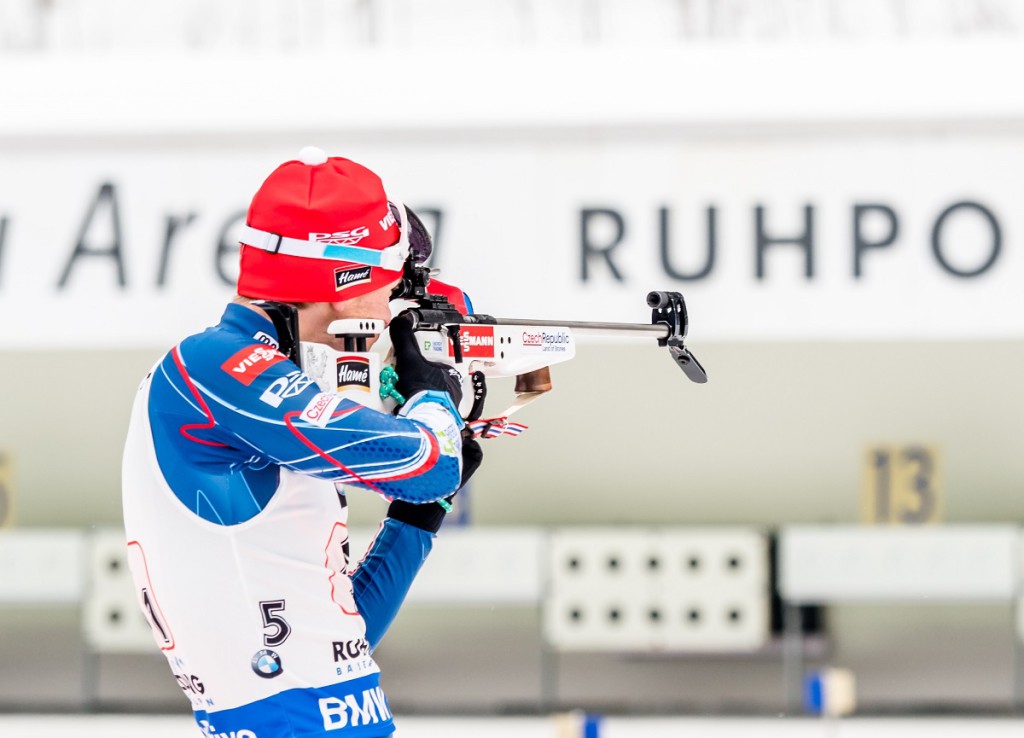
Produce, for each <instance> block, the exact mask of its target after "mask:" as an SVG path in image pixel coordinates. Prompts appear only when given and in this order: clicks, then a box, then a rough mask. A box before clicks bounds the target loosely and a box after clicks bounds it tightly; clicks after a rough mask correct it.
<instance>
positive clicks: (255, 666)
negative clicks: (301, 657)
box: [252, 649, 284, 679]
mask: <svg viewBox="0 0 1024 738" xmlns="http://www.w3.org/2000/svg"><path fill="white" fill-rule="evenodd" d="M252 670H253V671H255V672H256V676H261V677H263V678H264V679H273V678H274V677H276V676H277V675H278V674H280V673H281V672H282V671H284V669H283V668H282V667H281V657H280V656H278V655H277V654H276V653H274V652H273V651H270V650H268V649H263V650H262V651H257V652H256V655H255V656H253V657H252Z"/></svg>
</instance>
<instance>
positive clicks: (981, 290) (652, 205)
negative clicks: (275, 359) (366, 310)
mask: <svg viewBox="0 0 1024 738" xmlns="http://www.w3.org/2000/svg"><path fill="white" fill-rule="evenodd" d="M280 139H281V137H280V136H276V137H275V139H274V145H273V146H270V145H267V144H266V143H251V144H247V143H245V141H244V139H243V141H241V142H236V143H231V144H229V145H224V146H218V145H214V143H212V142H209V141H206V142H204V140H203V139H194V140H193V139H188V138H175V139H169V141H163V140H155V139H154V140H146V139H139V140H136V141H130V142H129V143H126V144H123V145H120V146H115V145H114V144H112V143H99V144H90V145H89V146H85V145H76V144H74V143H68V142H65V143H57V144H53V145H44V144H43V143H32V142H29V143H26V144H25V145H24V146H21V147H15V146H14V145H13V144H10V143H8V144H4V145H3V146H2V147H0V162H2V166H0V310H2V313H3V320H2V321H0V349H3V350H12V349H19V348H47V347H54V348H56V347H81V348H85V347H111V348H112V347H143V346H145V347H150V346H153V347H156V346H164V345H167V344H170V343H173V342H174V341H175V340H178V339H179V338H181V337H183V336H184V335H187V334H189V333H192V332H194V331H196V330H199V329H201V328H202V327H204V326H206V325H209V324H211V323H213V322H216V320H217V318H218V316H219V314H220V310H221V305H222V304H223V303H224V302H225V301H227V300H229V299H230V298H231V297H232V295H233V294H234V293H233V281H234V278H235V276H236V273H237V234H236V231H237V228H238V226H239V225H240V224H241V223H242V222H243V219H244V211H245V208H246V206H247V205H248V201H249V199H250V197H251V196H252V194H253V192H254V191H255V190H256V188H257V187H258V186H259V184H260V182H261V181H262V179H263V177H265V176H266V175H267V174H269V172H270V171H271V170H272V169H273V168H274V167H275V166H276V165H277V164H279V163H281V162H282V161H284V160H285V159H287V158H289V157H290V156H292V155H294V153H295V152H297V150H298V149H299V148H301V146H303V145H306V144H309V143H312V144H317V145H320V146H322V147H324V148H325V149H327V150H328V151H329V153H332V154H339V155H346V156H349V157H351V158H353V159H356V160H357V161H360V162H361V163H364V164H366V165H368V166H370V167H371V168H373V169H375V170H376V171H377V172H378V173H380V174H381V175H382V176H383V177H384V178H385V181H387V182H388V184H389V188H390V189H392V190H393V191H396V192H398V193H399V194H400V196H401V197H402V198H403V199H404V200H405V202H406V203H407V204H409V205H410V206H411V207H413V208H414V209H417V210H419V211H421V212H422V213H423V215H424V221H425V222H426V223H427V225H428V227H430V228H431V229H432V230H434V231H435V235H436V239H437V254H436V261H435V264H434V265H435V266H438V267H440V268H441V269H442V279H445V280H446V281H450V282H454V283H455V284H458V285H460V286H462V287H464V289H466V290H467V292H469V294H470V296H471V297H472V298H473V300H474V303H475V307H476V309H477V311H478V312H484V313H488V314H491V315H495V316H498V317H524V318H543V319H566V320H601V321H624V322H646V321H647V320H648V319H649V311H648V309H647V307H646V300H645V298H646V294H647V292H648V291H649V290H654V289H658V290H679V291H681V292H683V294H684V295H685V297H686V300H687V305H688V307H689V311H690V336H691V341H692V342H693V343H694V344H695V345H697V344H698V343H699V342H704V341H774V340H821V339H825V340H875V339H882V340H890V339H892V340H902V339H971V338H989V339H992V338H996V339H998V338H1022V337H1024V289H1022V284H1024V222H1022V221H1024V209H1022V208H1021V203H1022V202H1024V178H1022V177H1021V176H1020V172H1022V171H1024V137H1020V136H1013V135H1009V134H1007V135H1005V136H1000V135H988V136H982V135H970V134H967V133H963V134H956V135H952V134H949V135H944V136H943V135H926V136H923V135H921V134H920V133H916V134H913V135H912V134H910V133H902V134H901V133H899V132H894V133H892V134H891V135H886V134H883V133H878V132H875V133H872V134H870V135H867V134H864V135H857V134H856V133H851V132H850V129H849V128H846V129H844V132H843V133H837V134H834V135H831V134H830V135H826V134H824V133H820V132H819V133H817V134H815V135H812V136H808V137H806V138H800V137H796V136H791V135H781V134H779V135H775V136H748V137H740V136H739V135H738V134H729V135H722V136H708V135H704V136H700V137H695V136H691V137H689V138H686V137H682V136H673V135H670V134H667V133H654V134H652V135H650V136H641V135H639V134H635V133H633V134H627V133H611V132H606V133H603V134H598V133H592V134H584V133H580V134H579V135H572V134H570V133H567V132H557V133H556V132H548V133H546V134H545V133H543V132H541V133H536V132H534V133H531V134H529V135H527V134H523V135H521V136H511V135H510V136H501V135H497V134H493V135H482V134H476V135H470V136H467V137H465V138H460V137H457V136H455V135H444V134H433V135H430V136H423V137H413V136H411V135H410V136H405V137H398V138H397V139H396V140H391V141H384V140H383V137H381V138H374V137H367V136H363V137H362V138H360V139H358V140H357V141H356V142H355V143H352V142H346V141H345V140H343V139H339V138H338V137H337V136H335V137H334V139H335V140H330V139H328V140H318V141H309V140H295V141H294V142H289V144H288V145H287V146H285V147H282V146H280V145H278V142H279V141H280Z"/></svg>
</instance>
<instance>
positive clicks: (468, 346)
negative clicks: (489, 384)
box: [448, 325, 494, 359]
mask: <svg viewBox="0 0 1024 738" xmlns="http://www.w3.org/2000/svg"><path fill="white" fill-rule="evenodd" d="M459 343H461V344H462V355H463V356H465V357H467V358H470V359H493V358H494V328H492V327H491V326H486V325H463V326H460V327H459ZM448 355H449V356H455V349H454V348H453V347H452V346H451V345H449V346H448Z"/></svg>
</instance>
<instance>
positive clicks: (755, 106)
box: [0, 0, 1024, 712]
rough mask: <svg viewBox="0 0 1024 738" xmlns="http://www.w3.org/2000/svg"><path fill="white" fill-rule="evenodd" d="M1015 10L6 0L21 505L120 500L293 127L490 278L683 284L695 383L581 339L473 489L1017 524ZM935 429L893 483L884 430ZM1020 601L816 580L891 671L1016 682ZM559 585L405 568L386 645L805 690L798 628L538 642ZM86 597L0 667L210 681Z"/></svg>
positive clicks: (471, 706) (92, 521) (914, 681)
mask: <svg viewBox="0 0 1024 738" xmlns="http://www.w3.org/2000/svg"><path fill="white" fill-rule="evenodd" d="M1022 42H1024V8H1022V6H1020V4H1019V3H1015V2H1012V1H1010V0H1002V1H1000V0H988V1H986V0H973V1H968V0H959V1H958V0H943V1H937V0H931V1H929V2H925V1H924V0H920V1H917V2H915V1H913V0H902V1H901V0H875V1H872V2H866V1H863V0H862V1H861V2H851V1H843V0H832V1H830V0H818V1H814V2H809V1H800V0H788V1H787V0H776V1H766V0H765V1H760V2H755V1H753V0H703V1H700V0H676V1H674V2H673V1H670V0H663V1H660V2H659V1H656V0H645V1H644V2H619V1H613V0H605V1H603V2H602V1H600V0H576V1H575V2H547V3H539V2H528V1H526V0H519V1H518V2H513V1H512V0H508V1H507V2H499V1H498V0H489V1H488V2H480V1H479V0H477V1H475V2H470V1H468V0H443V1H440V0H437V1H435V2H431V3H424V2H417V1H415V0H406V1H402V0H391V1H390V2H384V1H371V0H363V1H358V2H357V1H355V0H352V1H350V2H313V1H308V2H299V1H293V2H285V1H283V0H274V1H271V0H259V1H258V2H251V1H250V2H226V1H223V2H202V3H198V2H178V3H164V4H159V5H153V6H151V7H147V8H146V9H145V10H144V11H143V10H142V9H141V8H140V7H138V4H137V3H128V2H98V1H95V0H92V1H90V0H78V1H77V2H72V1H71V0H63V1H61V0H22V1H20V2H18V1H15V0H6V1H2V0H0V99H2V100H3V101H4V105H3V109H4V112H3V114H2V115H0V315H2V316H3V317H2V318H0V377H2V379H3V381H2V382H0V408H2V417H3V422H2V423H0V453H2V454H3V465H2V466H0V480H2V482H3V490H4V492H3V495H4V496H3V498H2V500H0V524H2V525H4V526H7V527H11V528H24V529H35V528H49V527H59V528H84V529H91V528H92V527H96V526H100V527H104V526H117V525H119V522H120V502H119V463H120V450H121V444H122V439H123V434H124V429H125V425H126V419H127V414H128V410H129V407H130V404H131V402H132V399H133V393H134V388H135V386H136V384H137V382H138V381H139V379H140V378H141V377H142V376H143V375H144V374H145V372H146V370H147V369H148V368H149V366H150V365H151V364H152V363H153V362H154V361H156V360H157V358H159V356H160V355H161V354H162V353H163V351H165V350H166V349H167V348H168V347H169V346H170V345H171V344H172V343H173V342H174V341H176V340H178V339H179V338H181V337H183V336H184V335H187V334H188V333H190V332H193V331H195V330H198V329H201V328H202V327H203V326H205V325H208V324H211V323H213V322H215V321H216V320H217V318H218V316H219V312H220V309H221V305H222V304H223V303H224V302H225V301H226V300H228V299H230V297H231V296H232V294H233V292H232V283H233V279H234V276H235V274H236V264H235V257H236V254H237V250H236V249H237V247H236V242H235V240H234V236H233V229H236V228H237V227H238V225H240V224H241V223H242V219H243V217H244V210H245V208H246V206H247V204H248V200H249V198H250V197H251V195H252V193H253V192H254V191H255V189H256V188H257V187H258V186H259V184H260V182H261V181H262V178H263V177H265V176H266V175H267V174H268V173H269V172H270V171H271V170H272V169H273V168H274V167H275V166H277V164H279V163H281V162H283V161H285V160H287V159H288V158H291V157H293V156H294V155H295V153H296V152H297V151H298V150H299V149H300V148H301V147H302V146H305V145H317V146H320V147H322V148H324V149H325V150H327V151H328V152H330V153H332V154H337V155H344V156H348V157H350V158H353V159H355V160H357V161H360V162H361V163H364V164H366V165H368V166H370V167H371V168H373V169H374V170H376V171H377V172H379V173H380V174H381V175H382V176H383V177H384V179H385V181H386V182H388V184H389V187H391V188H393V189H394V190H395V191H397V192H399V193H400V194H401V197H402V199H404V200H405V202H406V203H407V204H409V205H410V206H411V207H413V208H414V209H416V210H418V211H421V212H423V213H424V215H425V220H426V222H427V223H428V225H429V226H430V227H431V229H432V230H433V232H434V235H435V239H436V243H437V254H436V257H435V262H434V265H435V266H438V267H440V268H441V270H442V278H444V279H447V280H450V281H453V282H455V283H457V284H459V285H460V286H464V287H465V289H466V290H467V291H468V292H469V293H470V295H471V296H472V297H473V298H474V301H475V305H476V308H477V309H478V310H479V311H481V312H485V313H490V314H493V315H498V316H501V317H536V318H564V319H572V320H617V321H630V322H634V321H639V322H643V321H646V320H647V318H648V314H649V313H648V311H647V308H646V305H645V295H646V293H647V291H648V290H651V289H677V290H680V291H682V292H683V293H684V294H685V296H686V299H687V304H688V306H689V310H690V319H691V330H690V345H691V347H692V348H693V349H694V351H695V353H696V354H697V355H698V357H699V358H700V360H701V361H702V363H703V364H704V366H705V367H706V368H707V369H708V372H709V375H710V377H711V380H710V382H709V383H708V384H707V385H705V386H697V385H694V384H691V383H689V382H687V381H686V380H685V378H684V377H683V376H682V375H681V374H680V372H679V371H678V370H677V369H676V368H675V367H674V366H672V364H671V362H670V361H669V359H668V357H667V356H665V355H663V350H658V348H657V347H655V346H653V345H648V344H645V343H643V342H639V343H638V342H621V341H610V340H592V341H589V342H586V343H583V344H581V346H580V348H579V356H578V357H577V358H576V359H575V360H574V361H573V362H571V363H569V364H567V365H564V366H559V367H556V368H555V370H554V379H555V385H556V387H555V391H554V392H553V394H552V395H551V396H550V397H547V398H544V399H543V400H542V401H540V402H538V403H537V404H536V405H534V406H531V407H530V408H529V409H527V410H524V411H523V413H522V414H521V419H522V421H523V422H525V423H527V424H528V425H530V426H531V427H530V429H529V431H527V432H526V433H525V434H524V435H523V436H521V437H519V438H515V439H508V438H503V439H499V440H497V441H493V442H490V443H489V445H488V446H487V449H486V451H487V457H486V463H485V465H484V466H483V468H482V469H481V471H480V472H479V474H478V475H477V476H476V477H475V479H474V481H473V484H472V489H471V491H470V494H469V496H468V504H466V505H465V509H464V510H463V514H464V517H466V518H468V520H469V525H470V526H478V527H483V526H505V527H507V526H519V527H522V526H527V527H533V526H541V527H543V528H545V529H547V528H550V527H562V526H580V525H602V526H609V525H610V526H620V525H621V526H623V527H624V528H625V527H632V526H711V527H714V526H726V525H728V526H735V525H742V526H750V527H753V528H756V529H757V530H761V531H765V532H766V533H771V532H773V531H774V530H775V529H777V528H778V527H779V526H783V525H787V524H793V523H807V524H812V523H813V524H818V523H822V524H857V523H861V522H874V521H876V520H877V519H878V518H883V519H885V520H889V519H892V520H893V521H895V522H897V523H899V522H910V523H914V522H927V523H937V524H943V523H947V524H964V523H980V524H989V523H993V524H994V523H1013V524H1017V523H1019V522H1020V521H1021V519H1022V517H1024V501H1022V498H1021V495H1020V494H1019V490H1020V485H1021V480H1022V479H1024V460H1022V455H1021V454H1020V451H1019V449H1020V444H1021V441H1022V439H1024V427H1022V424H1024V420H1022V418H1024V412H1022V411H1024V399H1022V394H1021V393H1020V391H1019V390H1018V387H1017V381H1018V378H1019V377H1020V376H1021V374H1022V372H1024V344H1022V342H1021V338H1022V336H1024V298H1022V294H1024V293H1022V291H1021V289H1020V284H1021V278H1022V276H1024V243H1022V238H1024V222H1022V215H1021V209H1020V206H1019V204H1020V203H1021V202H1022V200H1024V184H1022V181H1021V178H1020V176H1019V173H1020V172H1021V171H1024V96H1022V93H1021V91H1020V88H1019V85H1018V84H1017V83H1016V79H1015V72H1016V70H1018V69H1020V68H1021V64H1022V62H1024V47H1022ZM493 392H494V395H495V399H496V401H497V402H496V404H500V400H501V399H503V398H507V396H508V395H510V393H511V388H510V387H500V386H499V387H495V388H494V389H493ZM916 448H925V449H926V450H927V454H928V460H929V467H928V469H927V471H924V470H922V469H921V468H903V469H902V471H901V470H898V469H896V470H894V473H899V474H904V475H910V476H909V478H910V481H909V482H906V484H905V485H904V486H905V488H906V489H907V490H909V491H908V492H907V493H906V495H907V496H905V497H903V498H900V499H896V500H895V501H894V502H893V503H892V505H891V509H887V510H886V511H883V512H884V514H879V511H878V510H875V509H874V508H873V506H874V505H876V504H877V502H878V492H879V484H880V481H879V480H880V478H881V477H880V475H881V474H882V473H883V472H885V473H888V470H887V469H883V468H882V467H881V466H879V461H878V460H879V458H880V457H879V456H878V454H879V453H882V454H890V456H887V457H885V458H888V459H890V460H891V461H892V463H893V464H894V465H895V464H897V462H898V460H899V458H900V454H901V453H904V452H906V451H907V450H908V449H916ZM921 479H923V480H924V481H923V482H919V483H918V482H916V481H915V480H921ZM914 484H918V486H917V487H915V486H914ZM922 484H923V485H924V486H923V487H922V486H920V485H922ZM926 502H927V507H928V510H926V511H925V512H921V511H922V510H924V506H925V503H926ZM932 503H934V507H932ZM350 509H351V511H352V516H353V521H354V522H355V523H356V524H359V525H365V526H370V525H372V524H373V523H374V521H375V520H376V519H377V518H379V516H380V515H381V514H382V512H383V509H384V508H383V505H382V503H381V502H380V501H378V500H376V499H373V498H372V497H371V496H370V495H368V494H367V495H359V493H355V495H354V497H353V502H352V505H351V507H350ZM917 513H921V514H917ZM901 516H902V517H906V518H907V519H908V520H907V521H902V520H901ZM0 535H2V534H0ZM69 565H71V564H70V562H69ZM1014 617H1015V614H1014V609H1013V607H1012V604H1011V603H1006V604H999V605H991V604H986V605H972V604H961V605H958V606H955V607H925V606H921V607H918V606H913V605H904V606H902V607H895V608H893V607H874V606H871V605H863V606H860V605H857V606H837V607H831V608H828V609H827V612H825V613H824V621H825V622H826V623H827V629H826V632H825V635H824V637H823V639H822V641H821V649H822V650H821V651H820V652H819V653H818V655H819V656H821V657H822V658H824V657H825V655H827V658H828V659H829V660H831V661H835V662H842V663H844V664H845V665H847V666H849V667H851V668H852V669H853V670H854V671H855V672H856V673H857V674H858V675H859V677H860V678H859V685H860V697H861V702H862V704H864V705H866V706H867V707H868V708H873V709H877V710H893V709H911V708H915V707H920V706H921V705H924V706H926V707H929V708H934V707H935V706H943V705H955V706H959V707H960V708H963V709H989V710H991V709H995V710H1002V709H1007V708H1008V706H1010V705H1011V704H1012V703H1013V702H1014V700H1015V699H1016V695H1015V690H1016V689H1017V687H1016V683H1015V676H1014V675H1015V674H1016V673H1017V672H1016V670H1017V661H1016V653H1015V650H1016V648H1017V645H1016V643H1017V641H1016V638H1015V637H1014V627H1015V624H1014ZM539 618H540V616H539V613H538V612H537V611H536V609H535V608H529V607H520V608H500V607H499V608H495V607H493V606H488V605H486V604H483V605H478V606H477V607H473V608H455V609H452V608H438V607H433V608H432V607H410V608H409V609H408V610H407V611H405V612H403V613H402V615H401V616H400V618H399V620H398V622H397V623H396V626H395V628H394V630H393V632H392V634H391V635H390V636H389V639H388V641H387V642H386V643H385V644H384V645H383V646H382V648H381V650H380V659H381V662H382V664H383V666H384V669H385V672H386V673H387V674H388V677H387V678H388V680H389V682H388V689H389V693H390V694H391V695H392V700H393V702H395V703H397V704H398V705H399V706H400V707H402V706H404V707H406V708H407V709H416V710H420V711H427V712H429V711H432V710H443V709H463V710H499V711H500V710H523V709H526V710H536V709H545V708H547V707H551V706H566V705H579V704H583V705H597V706H602V707H606V708H607V707H610V708H619V709H625V710H652V709H662V710H702V711H709V710H710V711H716V710H734V711H735V710H739V711H766V710H768V711H771V710H775V709H777V707H778V706H779V705H780V704H785V694H784V692H785V687H784V685H783V673H782V672H783V664H782V660H781V658H780V654H779V646H778V643H777V642H773V643H774V645H770V646H768V647H766V648H764V649H761V650H759V651H758V652H756V653H748V654H745V655H736V654H729V655H721V654H718V655H716V654H671V655H651V654H639V655H638V654H635V653H634V654H615V653H612V654H609V653H600V654H585V653H584V654H579V653H574V654H568V655H566V654H563V655H552V654H551V653H549V652H547V651H546V650H545V648H544V644H543V640H542V637H541V628H540V622H539ZM78 631H79V620H78V614H77V612H76V611H75V610H74V609H73V608H64V609H42V608H38V607H9V608H4V609H2V610H0V654H2V655H0V659H2V660H3V661H4V662H5V663H6V664H8V665H9V666H10V668H7V669H5V670H4V671H3V673H0V705H2V706H4V707H8V708H10V707H15V708H16V707H18V706H24V705H41V706H44V707H54V706H56V707H59V708H64V709H74V708H77V707H80V706H82V705H85V704H88V703H90V700H96V699H99V700H100V701H101V702H105V703H107V704H118V705H127V706H130V707H131V706H135V707H138V706H154V705H155V706H158V707H166V708H168V709H171V708H176V709H181V708H183V707H184V703H182V702H181V699H180V697H178V696H177V694H176V691H177V687H176V685H175V684H174V683H173V681H172V680H170V679H169V678H167V675H166V667H165V666H164V664H163V660H162V658H160V657H159V656H153V657H150V656H145V655H142V656H140V655H126V656H109V655H108V656H103V657H99V658H96V657H95V656H94V655H90V654H89V653H87V652H86V651H85V650H83V649H82V647H81V638H80V635H79V632H78ZM438 634H443V637H439V636H438ZM445 649H451V652H450V653H447V652H446V650H445ZM440 659H443V660H444V663H443V667H439V660H440ZM439 668H441V671H442V672H443V673H444V675H445V677H444V679H443V680H439V679H438V676H437V674H438V669H439ZM97 675H98V681H97V680H96V679H95V678H94V677H96V676H97Z"/></svg>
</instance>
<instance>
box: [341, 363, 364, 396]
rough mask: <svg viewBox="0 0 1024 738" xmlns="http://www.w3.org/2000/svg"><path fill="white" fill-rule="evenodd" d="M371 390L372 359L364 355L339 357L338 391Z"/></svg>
mask: <svg viewBox="0 0 1024 738" xmlns="http://www.w3.org/2000/svg"><path fill="white" fill-rule="evenodd" d="M350 389H358V390H363V391H364V392H369V391H370V360H369V359H367V358H365V357H362V356H340V357H338V391H339V392H341V391H343V390H350Z"/></svg>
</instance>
